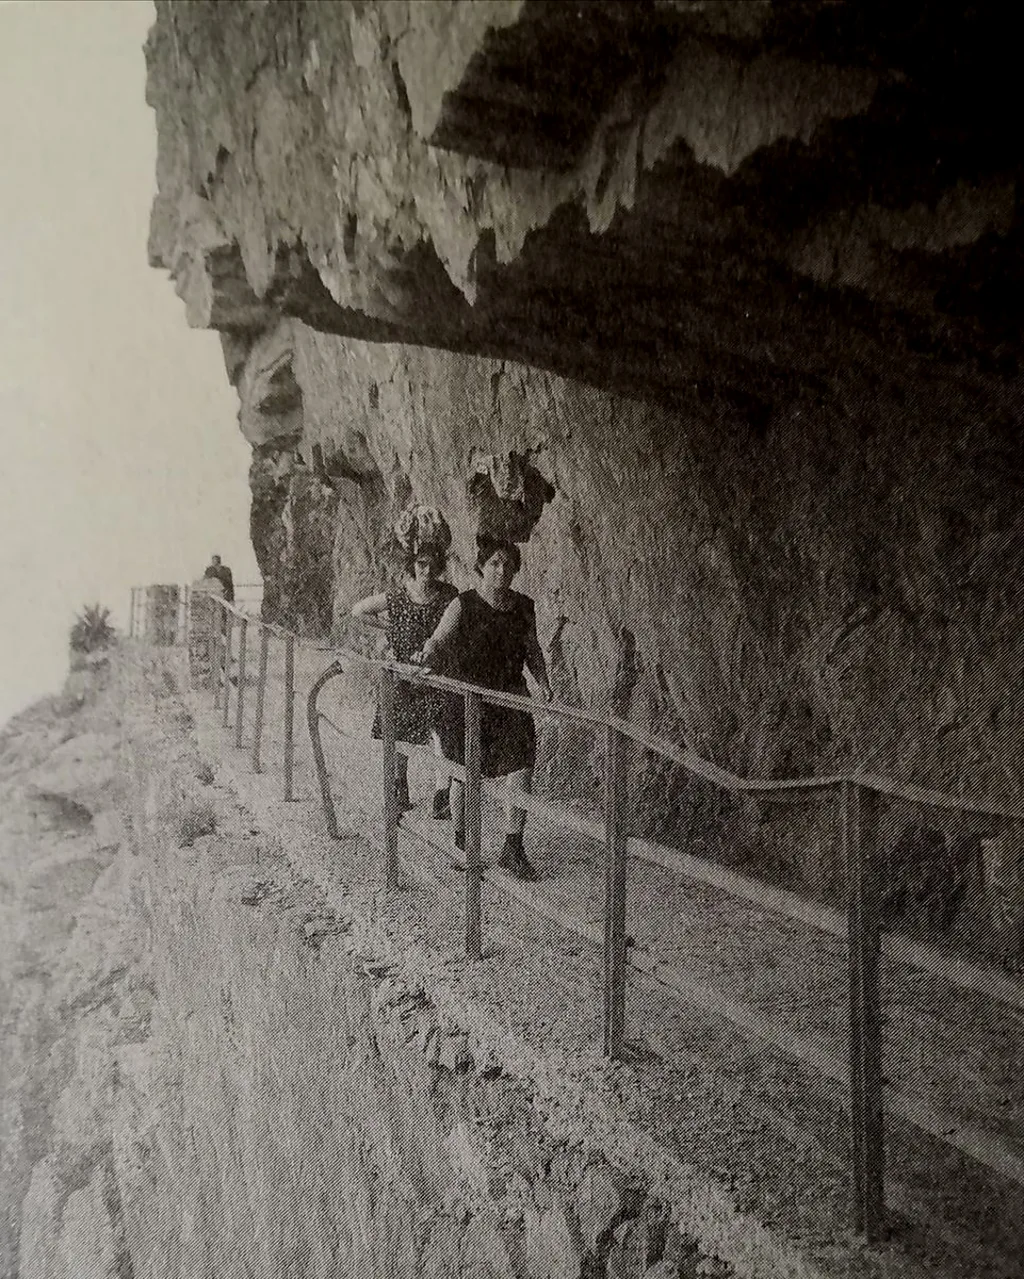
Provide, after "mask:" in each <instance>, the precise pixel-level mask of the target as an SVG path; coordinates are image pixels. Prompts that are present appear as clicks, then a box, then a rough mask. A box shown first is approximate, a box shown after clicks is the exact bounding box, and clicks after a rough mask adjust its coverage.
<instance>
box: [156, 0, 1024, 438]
mask: <svg viewBox="0 0 1024 1279" xmlns="http://www.w3.org/2000/svg"><path fill="white" fill-rule="evenodd" d="M157 10H158V18H157V23H156V26H155V27H154V30H153V33H152V35H151V39H150V44H149V49H148V53H149V62H150V81H149V97H150V101H151V102H152V103H153V105H155V107H156V109H157V121H158V128H159V136H160V159H159V190H160V194H159V196H158V198H157V202H156V206H155V209H154V219H153V232H152V238H151V258H152V260H153V263H154V264H155V265H162V266H164V267H166V268H167V269H168V270H170V271H171V272H172V274H173V275H174V277H175V281H176V285H177V287H178V290H179V292H180V293H181V294H182V296H183V297H184V298H185V300H186V303H187V305H188V309H189V316H190V320H191V322H192V323H194V324H197V325H208V326H211V327H214V328H217V329H220V330H221V331H223V332H225V333H228V334H234V335H235V338H236V339H237V338H239V337H240V336H244V335H246V334H250V335H253V334H255V333H257V332H259V331H261V330H262V329H264V328H265V327H267V326H268V324H269V323H270V321H271V318H277V317H279V316H280V315H281V314H288V315H294V316H297V317H299V318H301V319H302V320H304V321H305V322H306V323H307V324H309V325H311V326H312V327H315V328H318V329H322V330H324V331H327V332H332V333H336V334H342V335H346V336H352V337H358V338H364V339H368V340H380V341H401V342H408V343H415V344H422V345H427V346H436V347H443V348H447V349H449V350H453V351H459V352H468V353H475V354H481V355H490V356H499V357H505V358H512V359H515V360H518V361H521V362H524V363H528V364H534V365H537V366H540V367H543V368H547V369H551V370H553V371H555V372H558V373H560V374H562V375H564V376H568V377H571V378H574V379H578V380H581V381H585V382H589V383H592V384H594V385H596V386H600V387H603V388H607V389H613V390H617V391H621V392H625V393H627V394H630V395H633V396H637V397H640V398H645V399H652V400H658V401H661V402H667V403H676V402H681V401H683V402H684V401H686V400H687V399H689V397H692V396H694V395H697V396H699V397H700V398H701V400H703V401H705V402H707V401H709V400H710V401H714V402H721V403H722V404H723V405H724V406H725V407H726V408H727V409H728V410H730V411H736V410H737V409H738V410H740V411H741V412H742V414H743V416H744V417H745V418H746V419H747V421H748V422H749V423H750V425H751V427H752V428H753V429H755V430H757V431H762V430H765V429H767V426H768V423H769V422H770V420H771V417H772V414H773V413H774V412H775V411H776V410H778V409H779V408H780V407H782V406H784V405H788V404H791V403H792V402H793V401H794V400H797V399H810V400H811V401H820V400H821V399H822V398H823V397H824V398H828V397H830V396H842V395H843V394H844V391H846V390H847V389H848V388H849V386H850V382H851V380H853V381H855V382H856V383H857V384H858V391H860V392H862V391H863V389H864V387H865V386H867V387H868V388H870V387H872V386H878V385H881V384H882V383H885V384H888V385H890V386H891V385H892V384H903V383H906V382H912V381H913V380H914V379H915V378H918V377H927V378H930V379H931V378H935V377H946V376H949V377H953V378H956V379H967V380H968V381H971V380H975V379H979V378H980V379H982V380H983V381H985V382H986V383H988V384H989V385H990V386H991V385H992V383H993V379H994V382H995V383H996V384H998V386H999V387H1002V388H1003V390H1005V391H1008V392H1009V393H1010V394H1011V395H1012V396H1013V397H1014V398H1016V383H1017V376H1018V362H1019V360H1020V356H1021V324H1020V321H1021V309H1022V303H1021V299H1022V296H1024V293H1022V289H1021V281H1022V262H1024V256H1022V249H1024V233H1022V225H1021V216H1020V200H1019V190H1018V183H1019V178H1020V173H1021V162H1022V145H1021V141H1020V137H1019V129H1018V128H1017V117H1018V114H1019V113H1018V111H1017V109H1016V103H1015V98H1014V94H1015V89H1014V85H1015V78H1016V76H1015V69H1014V68H1013V67H1012V66H1011V59H1012V58H1013V57H1014V51H1015V47H1016V46H1015V44H1014V41H1013V39H1012V35H1011V32H1012V27H1011V25H1010V24H1011V22H1012V10H1011V9H1010V8H1009V7H1008V6H1005V5H999V4H973V5H957V6H943V7H942V8H941V9H939V8H937V7H936V6H934V5H930V4H927V3H924V2H921V3H913V4H911V3H904V4H899V5H878V6H876V5H866V4H863V3H860V2H859V0H849V2H846V0H836V2H834V3H830V2H828V0H805V2H803V3H782V2H781V0H778V2H774V3H773V2H771V0H764V2H763V3H760V2H758V0H741V2H739V3H732V2H729V0H722V2H720V3H711V2H709V3H698V2H693V3H689V2H685V0H677V2H675V3H628V4H626V3H611V2H605V0H590V2H589V3H585V4H583V3H568V2H566V3H562V2H560V0H554V2H546V3H542V2H541V0H502V2H501V3H488V4H476V3H463V4H452V3H431V4H420V3H416V2H415V0H414V2H413V3H404V2H402V0H392V3H388V4H338V5H316V4H303V3H296V4H287V5H286V4H263V3H238V4H231V5H220V4H205V3H192V4H175V3H158V5H157ZM256 192H258V193H259V199H258V200H256V201H254V198H253V197H254V194H255V193H256ZM229 362H230V361H229Z"/></svg>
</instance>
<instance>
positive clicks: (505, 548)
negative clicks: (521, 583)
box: [476, 534, 523, 573]
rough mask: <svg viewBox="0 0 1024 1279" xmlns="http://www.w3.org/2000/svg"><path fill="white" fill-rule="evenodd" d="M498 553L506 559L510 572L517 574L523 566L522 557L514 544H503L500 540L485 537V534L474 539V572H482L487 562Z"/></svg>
mask: <svg viewBox="0 0 1024 1279" xmlns="http://www.w3.org/2000/svg"><path fill="white" fill-rule="evenodd" d="M498 551H501V552H502V554H503V555H506V556H507V557H508V561H509V563H510V564H511V565H512V572H513V573H518V572H519V570H520V568H522V565H523V556H522V553H521V552H520V550H519V547H518V546H516V544H515V542H504V541H502V540H501V538H497V537H487V536H486V534H480V535H479V536H478V537H477V539H476V571H477V572H478V573H480V572H482V571H483V567H484V565H485V564H486V563H487V561H488V560H489V559H490V558H491V556H492V555H495V554H497V552H498Z"/></svg>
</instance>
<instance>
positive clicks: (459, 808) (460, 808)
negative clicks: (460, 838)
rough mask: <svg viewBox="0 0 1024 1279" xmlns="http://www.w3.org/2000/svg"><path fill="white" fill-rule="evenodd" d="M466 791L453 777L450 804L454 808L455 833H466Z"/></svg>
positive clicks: (453, 823)
mask: <svg viewBox="0 0 1024 1279" xmlns="http://www.w3.org/2000/svg"><path fill="white" fill-rule="evenodd" d="M465 791H466V788H465V787H464V786H463V784H462V782H460V781H459V780H458V779H457V778H455V777H453V778H452V779H451V782H450V783H449V788H448V802H449V803H450V804H451V808H452V825H453V826H454V827H455V833H456V834H458V833H459V831H463V832H464V831H465V829H466V809H465V802H464V800H465Z"/></svg>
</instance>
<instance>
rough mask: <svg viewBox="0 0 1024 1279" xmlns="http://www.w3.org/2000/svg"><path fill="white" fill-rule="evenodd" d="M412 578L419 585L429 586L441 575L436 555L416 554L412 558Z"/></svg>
mask: <svg viewBox="0 0 1024 1279" xmlns="http://www.w3.org/2000/svg"><path fill="white" fill-rule="evenodd" d="M412 575H413V579H414V580H415V581H416V582H418V583H419V584H420V585H421V586H430V585H432V584H433V583H434V582H436V581H437V579H438V578H439V577H440V576H441V566H440V564H439V563H438V561H437V556H436V555H418V556H417V557H416V559H415V560H413V565H412Z"/></svg>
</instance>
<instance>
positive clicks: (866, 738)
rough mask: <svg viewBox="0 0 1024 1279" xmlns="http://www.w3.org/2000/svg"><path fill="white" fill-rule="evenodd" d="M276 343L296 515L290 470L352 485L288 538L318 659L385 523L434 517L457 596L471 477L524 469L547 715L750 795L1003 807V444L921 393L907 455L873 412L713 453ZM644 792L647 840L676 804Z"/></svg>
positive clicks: (285, 329) (1012, 519)
mask: <svg viewBox="0 0 1024 1279" xmlns="http://www.w3.org/2000/svg"><path fill="white" fill-rule="evenodd" d="M284 333H287V334H288V341H289V342H290V344H291V347H292V351H293V368H294V372H295V378H296V381H297V384H298V386H299V388H300V391H301V395H302V404H303V433H302V436H301V438H300V439H299V440H298V441H297V442H296V443H295V444H294V446H290V447H291V448H292V451H291V452H290V453H289V456H290V457H291V458H292V462H291V465H293V466H294V467H295V474H297V475H298V476H299V477H301V484H302V490H301V491H302V492H304V493H305V492H308V491H309V486H311V485H312V484H313V483H314V482H316V481H315V474H314V472H315V466H314V465H313V464H312V463H308V464H307V463H305V462H303V460H302V457H303V455H305V457H308V458H311V459H312V458H314V457H325V458H329V459H331V465H332V466H333V467H334V468H335V470H336V471H337V472H338V473H339V474H343V475H344V477H345V478H343V479H339V480H336V481H334V482H333V483H332V484H321V492H322V494H323V497H322V499H321V503H320V504H319V505H315V506H312V507H310V508H309V509H310V512H311V513H312V512H313V511H315V512H316V520H317V521H318V522H317V523H316V524H314V522H313V519H312V517H311V516H310V517H309V522H308V523H307V524H304V525H303V526H302V528H303V533H302V535H301V536H299V537H298V538H297V541H298V542H299V543H301V544H307V545H315V546H319V545H320V544H321V538H322V536H323V535H322V533H321V532H320V529H321V528H322V527H325V526H324V525H323V524H322V523H321V521H325V520H327V519H328V516H329V515H330V518H331V519H333V527H334V529H335V540H334V547H333V570H332V574H331V582H332V585H333V597H334V607H335V610H336V612H335V630H336V633H338V634H341V635H344V634H345V633H346V631H345V624H344V613H345V611H346V610H347V608H348V606H349V605H350V604H351V602H352V601H353V600H354V599H356V598H358V597H359V595H360V594H362V593H363V592H364V591H366V590H368V589H371V588H372V587H374V586H375V585H376V584H377V583H378V582H379V580H380V574H381V571H382V570H381V564H382V561H383V559H384V556H383V547H384V545H385V543H386V537H387V528H388V525H389V517H390V515H391V514H393V513H394V511H395V510H397V509H399V508H400V507H401V505H402V504H403V503H404V502H406V501H407V500H408V498H409V497H410V496H412V497H414V498H415V499H416V500H420V501H428V502H436V503H438V504H440V505H441V506H442V507H443V508H444V509H445V510H447V511H449V512H450V513H451V515H452V519H453V524H454V527H455V533H456V539H455V548H454V550H455V556H456V558H455V561H454V562H453V575H454V577H455V578H456V580H458V581H459V582H460V583H463V582H464V583H466V584H468V583H469V582H470V581H471V580H472V573H471V564H472V554H473V535H474V533H475V531H476V529H477V527H478V525H479V520H480V510H479V505H478V504H477V503H476V502H474V500H473V498H472V494H471V488H472V480H473V477H474V475H475V472H476V465H477V462H478V460H479V459H480V458H481V457H486V458H490V457H508V456H510V455H511V456H514V457H523V458H529V459H530V460H531V465H532V466H534V467H535V468H536V470H537V471H538V472H539V473H541V474H542V475H543V476H544V477H545V478H546V479H547V480H548V481H550V484H551V486H552V489H553V496H552V497H551V499H550V501H548V502H546V503H545V504H544V505H543V507H542V509H541V512H540V514H539V517H538V519H537V523H536V525H535V526H534V527H533V530H532V533H531V535H530V537H529V540H528V542H527V543H526V545H525V548H524V550H525V554H524V572H523V579H522V580H523V585H524V588H525V589H526V590H528V591H529V592H530V593H531V594H533V595H534V596H535V597H536V599H537V601H538V605H539V613H538V616H539V626H540V633H541V639H542V643H543V645H544V647H545V648H546V650H547V652H548V655H549V660H550V662H551V666H552V671H553V677H554V682H555V687H556V691H557V693H558V696H559V697H560V698H562V699H564V700H566V701H569V702H575V703H582V704H583V705H588V706H592V707H598V708H608V709H611V710H614V711H615V712H616V713H618V714H622V715H626V716H627V717H629V718H631V719H633V720H635V721H637V722H639V723H642V724H647V725H652V726H654V727H656V728H658V729H661V730H663V731H665V732H666V733H668V734H669V735H677V736H682V737H684V738H685V739H686V740H688V741H689V742H691V743H692V744H693V745H694V746H695V748H696V749H697V750H699V751H701V752H703V753H705V754H706V755H708V756H709V757H711V758H713V759H716V760H719V761H722V762H726V763H728V764H729V765H730V766H731V767H733V768H735V769H736V770H737V771H739V772H741V773H747V774H749V775H753V776H793V775H809V774H811V773H813V772H830V771H834V770H836V769H841V768H844V767H848V766H850V765H861V766H864V767H866V768H869V769H873V770H877V771H880V772H888V773H891V774H895V775H900V776H903V777H907V778H913V779H919V780H922V781H927V782H929V783H930V784H932V785H935V786H943V787H949V788H951V789H956V787H957V785H958V784H959V782H960V780H961V779H962V778H963V777H965V776H966V777H969V778H970V779H971V780H972V783H974V784H975V785H977V787H978V788H979V789H982V790H987V791H989V793H991V794H994V795H1003V796H1009V795H1012V794H1014V793H1016V791H1017V788H1018V787H1019V786H1020V784H1021V778H1020V777H1019V774H1018V771H1017V770H1018V764H1017V761H1018V758H1019V753H1020V747H1021V735H1020V725H1019V723H1018V722H1017V720H1016V718H1015V716H1014V714H1013V704H1014V692H1013V689H1014V677H1013V672H1014V670H1015V669H1016V668H1017V667H1018V666H1019V663H1020V662H1021V660H1022V658H1024V651H1022V643H1024V641H1022V637H1021V634H1020V632H1019V629H1018V627H1017V626H1016V622H1015V619H1016V618H1017V617H1018V616H1019V612H1020V590H1021V588H1020V585H1019V582H1020V575H1019V571H1018V568H1019V565H1020V562H1021V556H1022V554H1024V524H1022V522H1021V515H1020V509H1019V507H1018V504H1017V502H1016V499H1015V495H1016V494H1017V492H1018V491H1019V484H1020V480H1021V478H1024V476H1022V475H1021V473H1020V470H1019V468H1020V458H1019V448H1018V444H1017V439H1016V427H1015V425H1014V424H1013V423H1012V422H1010V421H1008V420H1006V419H1003V420H999V419H994V420H993V419H992V418H990V417H989V415H988V414H987V413H985V411H984V406H979V404H978V403H977V401H974V400H971V401H965V402H962V403H959V404H957V403H955V402H952V401H951V400H950V399H949V398H948V395H947V394H946V389H945V388H941V390H940V392H939V393H938V394H939V395H940V397H941V398H938V399H931V400H928V399H926V398H925V394H924V390H923V389H922V390H920V391H919V396H918V398H917V401H916V402H915V404H914V405H912V406H910V407H908V406H906V405H904V406H901V409H900V412H901V420H902V421H903V422H904V423H906V422H908V420H910V419H911V417H912V420H913V429H912V430H911V431H910V432H909V434H908V435H907V436H903V437H899V438H897V437H896V436H894V435H893V433H892V432H891V431H890V430H889V429H888V424H889V422H890V420H891V414H892V413H894V412H895V409H896V406H895V405H894V404H893V403H891V402H886V401H881V400H876V401H873V402H872V401H864V402H862V403H861V404H859V405H858V406H857V411H856V412H855V413H854V412H853V411H852V409H851V411H850V412H848V413H839V412H838V411H835V410H834V411H833V412H832V413H827V412H825V411H823V409H822V408H821V407H819V406H815V405H805V406H802V407H800V408H796V409H794V410H793V412H792V413H791V414H790V415H789V417H788V418H787V420H786V421H785V422H779V423H777V425H776V429H775V430H774V431H773V432H772V434H771V436H770V437H769V438H767V439H757V438H754V437H753V436H751V435H750V434H749V433H748V432H742V433H740V434H738V435H734V436H732V437H728V436H723V432H722V429H721V424H720V422H718V421H717V419H716V418H715V416H714V415H713V414H711V413H708V414H706V415H704V416H703V417H701V416H699V415H697V414H692V415H689V416H687V417H685V418H683V417H681V416H679V415H677V414H674V413H672V412H671V411H669V410H667V409H665V408H663V407H661V406H658V405H650V404H644V403H642V402H640V401H634V400H626V399H621V398H617V397H612V396H609V395H607V394H606V393H603V392H601V391H598V390H595V389H593V388H589V387H586V386H583V385H581V384H579V383H575V382H570V381H567V380H565V379H562V378H559V377H558V376H556V375H553V374H549V373H544V372H542V371H539V370H534V369H528V368H526V367H524V366H522V365H519V364H516V363H511V362H502V361H487V360H483V359H480V358H475V357H467V356H462V355H456V354H447V353H441V352H431V351H425V350H423V349H419V348H412V347H402V346H397V345H395V346H383V345H375V344H369V343H362V342H358V341H354V340H351V339H344V338H338V337H334V336H331V335H325V334H321V333H317V332H315V331H314V330H312V329H310V328H308V326H306V325H304V324H302V323H301V322H300V321H296V320H290V319H286V320H284V321H282V322H281V324H280V326H279V328H278V329H277V330H275V340H276V341H278V342H281V341H283V335H284ZM253 358H257V357H256V356H255V355H254V357H253ZM1010 480H1013V482H1012V483H1010V482H1009V481H1010ZM293 484H295V481H294V480H293ZM339 489H341V490H342V493H343V496H342V497H341V499H340V500H339ZM293 491H298V490H293ZM261 527H262V528H264V529H265V530H266V531H265V532H264V533H263V534H262V538H261V536H260V534H259V533H257V546H258V547H260V548H261V563H262V564H263V567H264V571H265V572H266V573H267V574H268V580H269V581H270V582H278V581H282V582H288V581H290V580H292V579H291V577H290V575H289V571H288V568H287V562H279V563H278V564H275V563H273V562H272V561H273V556H272V552H271V550H270V548H271V547H272V546H273V545H274V539H275V538H276V537H278V536H279V530H280V528H281V527H282V525H281V524H280V523H279V522H274V521H269V522H267V523H266V524H265V525H263V526H261ZM291 527H292V528H293V530H294V528H295V527H296V525H294V524H293V525H292V526H291ZM306 530H308V532H306ZM293 536H294V534H293ZM262 548H266V549H262ZM274 589H280V588H277V587H275V588H274ZM559 750H561V751H562V753H563V756H564V758H563V768H562V770H561V780H562V781H563V782H564V781H565V780H567V779H568V778H569V777H570V776H572V775H576V774H577V766H578V765H579V763H580V755H579V752H580V751H581V750H583V752H584V758H587V757H588V756H589V751H588V750H587V749H586V748H585V747H584V746H583V744H582V743H580V742H579V741H577V740H571V741H570V740H568V739H567V740H566V741H565V742H562V743H559V742H558V741H557V739H555V738H549V739H548V740H547V742H546V755H545V758H547V759H548V760H552V759H554V758H556V756H557V754H558V751H559ZM577 780H579V778H578V775H577ZM646 784H647V785H648V786H649V788H650V789H649V794H648V799H649V815H650V820H651V821H652V822H653V823H656V822H657V818H658V813H659V811H660V812H664V811H665V807H666V804H667V802H668V801H669V800H673V801H675V802H678V801H679V800H680V798H681V795H680V793H679V792H678V790H670V793H669V794H666V793H664V792H663V791H662V792H661V793H659V792H658V790H657V786H658V782H657V778H656V777H651V776H648V777H647V782H646ZM671 786H678V781H675V782H672V783H671Z"/></svg>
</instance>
